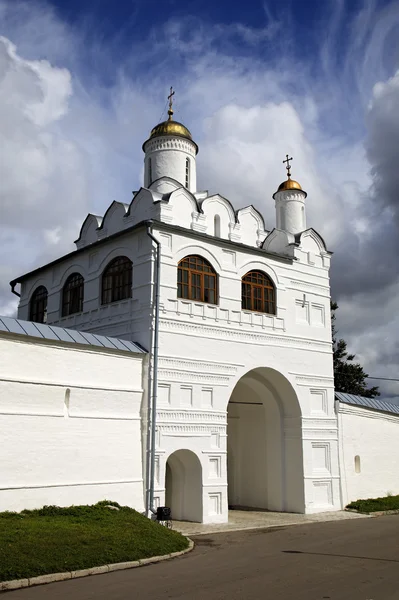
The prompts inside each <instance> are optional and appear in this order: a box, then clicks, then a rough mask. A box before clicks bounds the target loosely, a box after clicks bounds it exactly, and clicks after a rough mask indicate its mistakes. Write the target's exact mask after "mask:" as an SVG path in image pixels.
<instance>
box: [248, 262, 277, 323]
mask: <svg viewBox="0 0 399 600" xmlns="http://www.w3.org/2000/svg"><path fill="white" fill-rule="evenodd" d="M241 306H242V308H244V309H245V310H254V311H256V312H262V313H268V314H270V315H275V314H276V289H275V287H274V284H273V282H272V280H271V279H270V277H268V276H267V275H265V273H262V271H250V272H249V273H247V274H246V275H245V276H244V277H243V278H242V294H241Z"/></svg>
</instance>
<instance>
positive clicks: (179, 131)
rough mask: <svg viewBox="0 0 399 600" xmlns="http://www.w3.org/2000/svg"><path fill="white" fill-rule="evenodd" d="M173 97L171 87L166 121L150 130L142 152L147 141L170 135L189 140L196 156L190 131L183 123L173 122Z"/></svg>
mask: <svg viewBox="0 0 399 600" xmlns="http://www.w3.org/2000/svg"><path fill="white" fill-rule="evenodd" d="M174 95H175V92H174V91H173V88H172V87H171V88H170V94H169V96H168V100H169V110H168V115H169V116H168V120H167V121H163V122H162V123H158V125H155V127H154V128H153V129H152V130H151V133H150V137H149V138H148V140H146V141H145V142H144V144H143V150H144V152H145V145H146V143H147V142H148V141H149V140H152V139H153V138H156V137H160V136H162V135H170V136H174V137H176V136H177V137H181V138H185V139H186V140H190V142H192V143H193V144H194V146H195V150H196V154H198V146H197V144H196V143H195V142H194V140H193V138H192V135H191V133H190V131H189V130H188V129H187V127H186V126H185V125H183V123H179V122H178V121H174V120H173V109H172V104H173V96H174Z"/></svg>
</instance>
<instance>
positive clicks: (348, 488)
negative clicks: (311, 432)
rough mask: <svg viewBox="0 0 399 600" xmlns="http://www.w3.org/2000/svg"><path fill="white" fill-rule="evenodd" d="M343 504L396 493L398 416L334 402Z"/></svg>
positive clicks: (398, 490) (398, 478)
mask: <svg viewBox="0 0 399 600" xmlns="http://www.w3.org/2000/svg"><path fill="white" fill-rule="evenodd" d="M337 411H338V425H339V437H340V448H339V451H340V468H341V478H342V495H343V505H344V506H346V505H347V504H348V503H349V502H351V501H353V500H358V499H361V498H377V497H380V496H386V495H387V494H388V493H391V494H399V435H398V433H399V416H398V415H394V414H392V415H390V414H386V413H382V412H378V411H375V410H371V409H367V408H361V407H356V406H350V405H347V404H343V403H337Z"/></svg>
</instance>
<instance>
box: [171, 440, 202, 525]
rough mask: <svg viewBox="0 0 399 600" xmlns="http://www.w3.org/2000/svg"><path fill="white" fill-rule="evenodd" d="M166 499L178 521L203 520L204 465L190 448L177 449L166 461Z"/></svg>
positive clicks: (174, 517)
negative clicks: (202, 465)
mask: <svg viewBox="0 0 399 600" xmlns="http://www.w3.org/2000/svg"><path fill="white" fill-rule="evenodd" d="M165 501H166V506H169V507H170V508H171V510H172V518H173V519H174V520H177V521H195V522H199V523H201V522H202V467H201V463H200V461H199V459H198V457H197V456H196V455H195V454H194V452H191V451H190V450H177V451H176V452H173V454H171V455H170V456H169V458H168V460H167V462H166V472H165Z"/></svg>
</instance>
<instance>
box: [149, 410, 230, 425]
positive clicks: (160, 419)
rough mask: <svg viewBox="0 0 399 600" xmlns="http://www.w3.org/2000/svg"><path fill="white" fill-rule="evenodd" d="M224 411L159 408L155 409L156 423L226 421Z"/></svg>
mask: <svg viewBox="0 0 399 600" xmlns="http://www.w3.org/2000/svg"><path fill="white" fill-rule="evenodd" d="M226 414H227V413H225V412H223V413H221V412H218V413H214V412H205V411H204V412H199V411H191V410H190V411H189V410H187V411H183V410H173V409H171V410H168V411H166V410H159V411H157V423H158V424H160V423H209V422H212V423H223V424H225V423H226Z"/></svg>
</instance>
